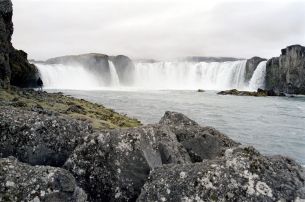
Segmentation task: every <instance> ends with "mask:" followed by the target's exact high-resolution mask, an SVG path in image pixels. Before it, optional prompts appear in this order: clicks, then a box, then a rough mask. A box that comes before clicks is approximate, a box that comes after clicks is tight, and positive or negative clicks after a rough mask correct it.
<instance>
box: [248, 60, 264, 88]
mask: <svg viewBox="0 0 305 202" xmlns="http://www.w3.org/2000/svg"><path fill="white" fill-rule="evenodd" d="M262 61H266V59H264V58H260V57H252V58H250V59H248V60H247V63H246V69H245V81H246V82H249V81H250V80H251V78H252V76H253V73H254V71H255V70H256V68H257V66H258V64H259V63H261V62H262Z"/></svg>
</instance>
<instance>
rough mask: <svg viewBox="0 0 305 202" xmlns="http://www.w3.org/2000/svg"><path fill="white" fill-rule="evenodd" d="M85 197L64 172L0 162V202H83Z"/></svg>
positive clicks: (72, 179)
mask: <svg viewBox="0 0 305 202" xmlns="http://www.w3.org/2000/svg"><path fill="white" fill-rule="evenodd" d="M86 199H87V195H86V193H85V192H84V191H83V190H82V189H81V188H79V187H78V186H77V185H76V181H75V179H74V177H73V176H72V175H71V174H70V173H69V172H68V171H66V170H64V169H61V168H53V167H49V166H35V167H34V166H30V165H27V164H25V163H21V162H18V161H17V159H15V158H13V157H10V158H4V159H0V201H45V202H51V201H57V202H66V201H70V202H85V201H87V200H86Z"/></svg>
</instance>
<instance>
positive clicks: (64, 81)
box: [36, 63, 104, 90]
mask: <svg viewBox="0 0 305 202" xmlns="http://www.w3.org/2000/svg"><path fill="white" fill-rule="evenodd" d="M36 66H37V68H38V70H39V73H40V75H41V79H42V81H43V85H44V88H47V89H69V90H90V89H97V88H99V87H101V86H103V85H104V84H103V82H102V81H101V80H100V79H99V78H98V77H97V76H96V75H94V73H92V72H90V71H88V70H87V69H86V68H85V67H83V66H80V65H73V66H72V65H62V64H54V65H53V64H52V65H49V64H39V63H38V64H36Z"/></svg>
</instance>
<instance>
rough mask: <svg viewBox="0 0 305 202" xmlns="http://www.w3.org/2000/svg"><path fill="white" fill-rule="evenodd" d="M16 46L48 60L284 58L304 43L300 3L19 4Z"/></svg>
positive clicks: (62, 0) (121, 0)
mask: <svg viewBox="0 0 305 202" xmlns="http://www.w3.org/2000/svg"><path fill="white" fill-rule="evenodd" d="M13 4H14V24H15V32H14V36H13V43H14V45H15V47H17V48H20V49H24V50H25V51H27V52H28V53H29V57H31V58H35V59H46V58H50V57H54V56H60V55H67V54H80V53H88V52H100V53H105V54H109V55H116V54H125V55H128V56H131V57H133V58H157V59H167V58H173V57H182V56H190V55H197V56H199V55H201V56H233V57H244V58H247V57H251V56H254V55H259V56H262V57H272V56H276V55H279V53H280V49H281V48H284V47H286V46H287V45H291V44H303V45H305V26H304V25H305V1H302V0H299V1H297V0H290V1H280V0H265V1H262V0H256V1H255V0H235V1H234V0H231V1H229V0H226V1H224V0H166V1H165V0H145V1H143V0H128V1H127V0H98V1H97V0H26V1H24V0H13Z"/></svg>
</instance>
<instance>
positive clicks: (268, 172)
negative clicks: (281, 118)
mask: <svg viewBox="0 0 305 202" xmlns="http://www.w3.org/2000/svg"><path fill="white" fill-rule="evenodd" d="M304 181H305V173H304V170H303V168H302V167H301V166H299V165H297V164H296V163H295V162H294V161H292V160H290V159H287V158H283V157H270V158H268V157H264V156H262V155H261V154H259V153H258V152H257V151H256V150H255V149H254V148H251V147H245V148H242V147H237V148H234V149H228V150H227V151H226V155H225V156H224V157H221V158H215V159H214V160H206V161H203V162H202V163H196V164H184V165H165V166H162V167H158V168H155V169H154V170H153V171H152V172H151V174H150V177H149V180H148V181H147V182H146V184H145V185H144V187H143V190H142V192H141V195H140V196H139V198H138V201H294V200H297V199H305V183H304Z"/></svg>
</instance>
